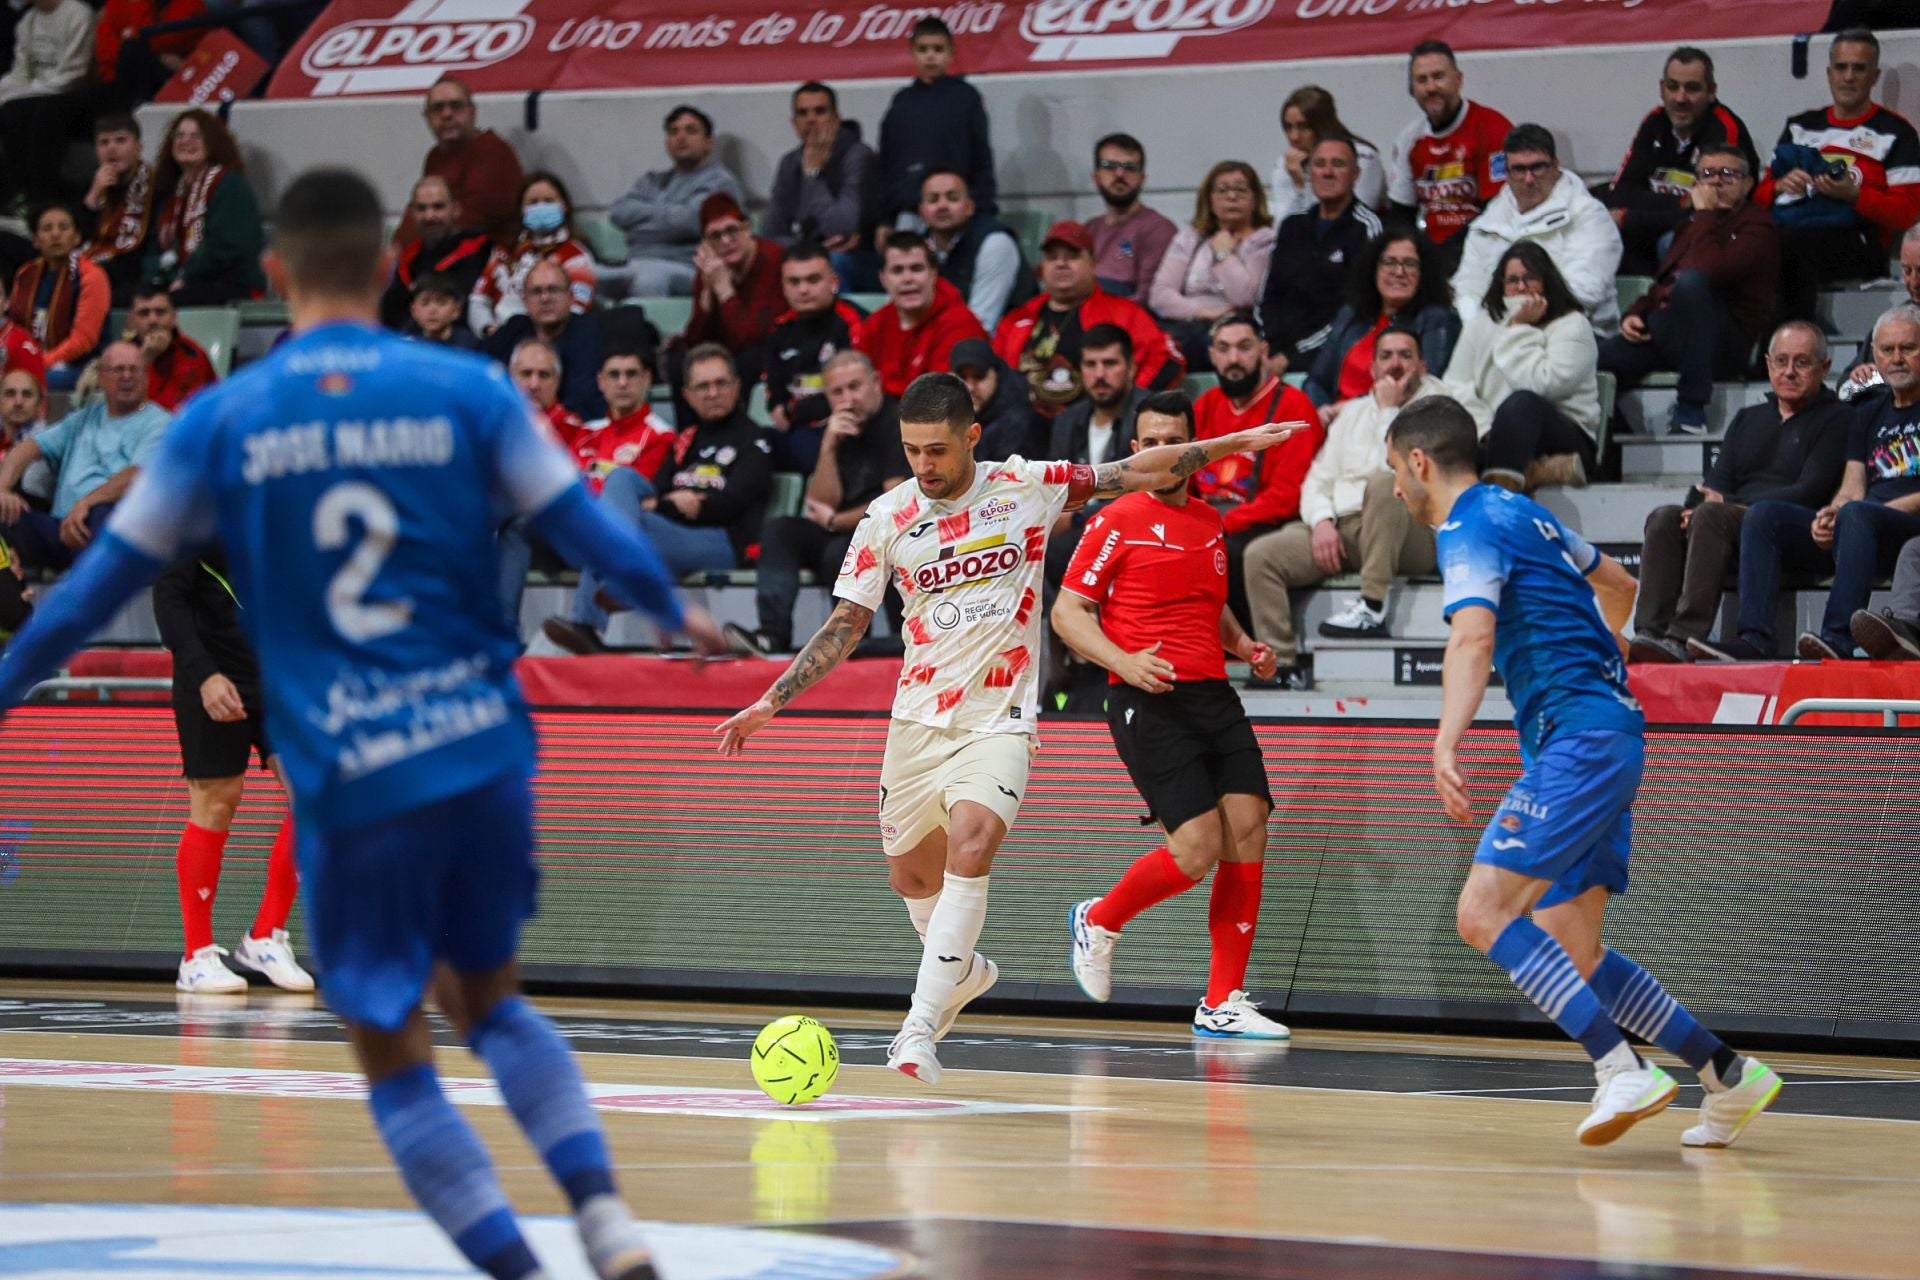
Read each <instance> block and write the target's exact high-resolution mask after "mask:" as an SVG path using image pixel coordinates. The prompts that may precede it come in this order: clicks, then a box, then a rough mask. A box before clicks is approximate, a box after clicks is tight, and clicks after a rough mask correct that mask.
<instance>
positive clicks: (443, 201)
mask: <svg viewBox="0 0 1920 1280" xmlns="http://www.w3.org/2000/svg"><path fill="white" fill-rule="evenodd" d="M462 216H463V211H462V209H461V208H460V202H459V201H458V200H455V199H454V198H453V188H452V187H449V186H448V185H447V180H446V179H445V178H422V179H420V181H418V182H416V183H414V184H413V197H412V199H410V200H409V201H408V202H407V217H408V220H409V221H410V222H411V223H412V224H413V235H412V236H411V237H409V238H407V239H405V240H402V241H400V244H399V251H398V252H397V253H396V254H395V255H394V260H393V279H392V280H390V281H389V282H388V283H387V291H386V292H385V293H384V294H382V295H381V296H380V323H381V324H384V325H385V326H387V328H389V329H399V330H404V329H406V327H407V320H408V314H409V312H410V311H411V310H412V307H413V300H414V297H415V295H416V293H417V292H418V287H419V283H420V280H421V279H422V278H423V277H425V276H428V275H436V276H444V277H446V278H447V279H449V280H451V281H452V282H453V283H454V285H455V286H456V287H457V288H458V289H459V290H460V303H461V309H462V310H465V307H466V301H467V296H468V295H469V294H471V293H472V292H473V286H474V285H475V284H477V283H479V280H480V272H481V270H482V269H483V268H484V267H485V266H486V265H487V259H488V258H489V257H490V256H491V255H492V251H493V241H492V239H491V238H489V237H488V235H487V233H486V232H485V231H483V230H481V229H479V228H478V227H473V228H466V229H463V228H462V227H461V225H460V221H461V218H462ZM460 327H461V328H463V329H464V328H466V325H465V324H464V323H463V324H462V325H461V326H460Z"/></svg>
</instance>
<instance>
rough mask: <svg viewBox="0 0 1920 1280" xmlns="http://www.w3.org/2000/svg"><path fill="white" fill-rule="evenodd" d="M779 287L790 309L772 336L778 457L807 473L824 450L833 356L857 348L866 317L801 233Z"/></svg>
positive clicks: (821, 251) (771, 405)
mask: <svg viewBox="0 0 1920 1280" xmlns="http://www.w3.org/2000/svg"><path fill="white" fill-rule="evenodd" d="M780 292H781V294H782V296H783V298H784V299H785V301H786V304H787V309H786V311H785V312H784V313H783V314H782V315H781V316H780V318H779V319H777V320H775V321H774V324H773V333H772V335H771V336H770V337H768V339H767V412H768V415H769V416H770V417H771V418H772V419H773V427H774V430H775V431H777V432H779V433H780V438H779V439H778V440H777V441H776V442H775V444H774V463H775V465H776V466H778V467H779V468H780V469H781V470H783V471H798V472H799V473H800V474H801V475H808V474H810V473H811V472H812V471H813V464H814V460H815V459H816V458H818V456H819V454H820V432H821V430H822V429H823V428H824V426H825V424H826V421H827V415H828V414H829V413H831V412H832V409H831V408H830V407H829V406H828V404H827V396H826V380H825V370H826V367H827V361H829V360H831V359H833V357H834V356H835V355H837V354H838V353H839V352H842V351H850V350H852V349H853V346H854V340H855V335H856V334H858V333H859V332H860V325H861V322H862V321H864V320H865V319H866V316H865V315H863V314H862V313H861V311H860V308H858V307H856V306H854V305H853V304H852V303H851V302H848V301H847V300H846V299H845V298H842V297H841V296H840V277H839V276H838V275H837V274H835V272H834V269H833V262H832V259H831V257H830V255H829V254H828V252H827V250H826V248H825V246H823V245H821V244H820V243H819V242H818V241H814V240H802V241H800V242H799V243H798V244H796V245H794V246H793V247H792V248H790V249H788V250H787V251H786V256H785V257H783V258H782V259H781V261H780Z"/></svg>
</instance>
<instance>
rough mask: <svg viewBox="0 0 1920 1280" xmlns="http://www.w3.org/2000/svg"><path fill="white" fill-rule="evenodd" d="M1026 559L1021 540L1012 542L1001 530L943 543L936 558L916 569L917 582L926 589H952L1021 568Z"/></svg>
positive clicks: (917, 584) (989, 579)
mask: <svg viewBox="0 0 1920 1280" xmlns="http://www.w3.org/2000/svg"><path fill="white" fill-rule="evenodd" d="M1024 559H1025V556H1024V555H1023V554H1022V552H1021V549H1020V545H1019V544H1018V543H1014V542H1008V541H1007V537H1006V535H1005V534H998V535H996V536H994V537H991V538H980V539H978V540H976V541H974V542H967V543H962V544H960V545H958V546H952V547H942V548H941V549H940V555H939V556H938V557H937V558H936V559H933V560H929V561H927V562H926V563H925V564H923V565H921V566H920V567H919V568H918V569H916V570H914V572H913V583H914V586H916V587H918V588H919V589H920V590H922V591H936V592H937V591H952V590H954V589H955V588H958V587H970V586H972V585H973V584H974V583H976V582H989V581H992V580H993V579H994V578H1003V577H1005V576H1006V575H1007V574H1009V573H1012V572H1013V571H1014V570H1015V569H1018V568H1019V567H1020V563H1021V561H1022V560H1024Z"/></svg>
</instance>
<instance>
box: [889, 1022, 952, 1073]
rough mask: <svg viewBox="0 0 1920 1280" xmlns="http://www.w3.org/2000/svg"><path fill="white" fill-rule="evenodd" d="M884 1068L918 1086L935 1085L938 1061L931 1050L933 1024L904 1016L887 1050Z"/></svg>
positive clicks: (938, 1069)
mask: <svg viewBox="0 0 1920 1280" xmlns="http://www.w3.org/2000/svg"><path fill="white" fill-rule="evenodd" d="M887 1065H888V1066H890V1067H892V1068H893V1069H894V1070H895V1071H898V1072H900V1073H901V1074H902V1075H908V1076H912V1077H913V1078H914V1079H915V1080H918V1081H919V1082H920V1083H921V1084H939V1083H940V1058H939V1056H938V1055H937V1054H936V1053H934V1051H933V1024H932V1023H930V1022H928V1021H926V1020H925V1019H923V1018H916V1017H913V1016H912V1015H908V1017H907V1020H906V1021H905V1022H904V1023H902V1024H901V1026H900V1034H899V1035H897V1036H895V1037H894V1038H893V1044H892V1045H890V1046H889V1047H888V1049H887Z"/></svg>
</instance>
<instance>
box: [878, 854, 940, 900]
mask: <svg viewBox="0 0 1920 1280" xmlns="http://www.w3.org/2000/svg"><path fill="white" fill-rule="evenodd" d="M887 884H888V885H889V886H890V887H891V888H892V889H893V891H894V892H895V893H897V894H899V895H900V896H901V897H903V898H931V897H932V896H933V895H934V894H936V893H938V892H940V877H939V875H937V874H934V873H930V872H928V871H926V870H925V869H923V868H920V867H916V866H912V865H909V864H908V863H907V861H906V860H905V859H904V858H891V859H889V860H888V862H887Z"/></svg>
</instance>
